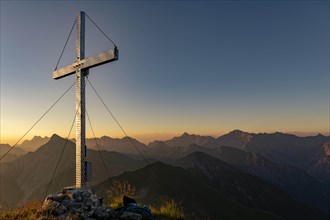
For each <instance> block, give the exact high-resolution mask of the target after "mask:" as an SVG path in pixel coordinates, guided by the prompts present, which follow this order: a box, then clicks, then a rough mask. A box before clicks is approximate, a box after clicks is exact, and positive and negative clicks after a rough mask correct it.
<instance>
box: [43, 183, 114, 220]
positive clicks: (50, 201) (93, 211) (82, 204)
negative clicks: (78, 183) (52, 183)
mask: <svg viewBox="0 0 330 220" xmlns="http://www.w3.org/2000/svg"><path fill="white" fill-rule="evenodd" d="M101 202H102V199H101V198H98V197H97V196H96V194H95V192H94V191H93V190H91V189H78V188H64V189H63V190H62V192H56V193H52V194H51V195H49V196H47V198H46V199H45V201H44V203H43V205H42V210H43V214H44V215H45V216H43V218H44V217H45V218H46V219H47V218H50V219H52V218H56V219H67V218H68V219H71V218H73V219H76V218H78V219H87V220H88V219H110V220H111V219H115V215H114V210H113V209H112V208H110V207H103V206H101Z"/></svg>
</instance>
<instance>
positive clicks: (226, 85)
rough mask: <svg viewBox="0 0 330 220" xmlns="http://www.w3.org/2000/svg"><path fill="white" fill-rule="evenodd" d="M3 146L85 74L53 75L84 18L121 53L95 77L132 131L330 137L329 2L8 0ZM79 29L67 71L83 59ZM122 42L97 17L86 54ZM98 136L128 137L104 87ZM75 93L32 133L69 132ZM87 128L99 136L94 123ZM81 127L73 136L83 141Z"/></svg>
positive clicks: (142, 136)
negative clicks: (81, 13) (75, 27)
mask: <svg viewBox="0 0 330 220" xmlns="http://www.w3.org/2000/svg"><path fill="white" fill-rule="evenodd" d="M0 6H1V8H0V12H1V13H0V25H1V26H0V34H1V35H0V37H1V38H0V43H1V44H0V52H1V53H0V55H1V57H0V73H1V76H0V85H1V87H0V91H1V100H0V101H1V140H0V142H1V143H10V144H14V143H15V142H17V140H19V138H20V137H22V135H24V134H25V132H26V131H27V130H28V129H29V128H30V127H31V126H32V125H33V124H34V123H35V122H36V121H37V120H38V119H39V118H40V117H41V116H42V115H43V114H44V113H45V112H46V110H47V109H48V108H49V107H50V106H51V105H52V104H53V103H54V102H55V101H56V100H57V99H58V98H59V97H60V96H61V95H62V94H63V93H64V92H65V90H66V89H67V88H68V87H69V86H70V85H72V83H74V81H75V77H74V75H71V76H68V77H65V78H62V79H60V80H53V79H52V72H53V71H54V68H55V66H56V63H57V61H58V59H59V56H60V53H61V50H62V48H63V46H64V44H65V41H66V39H67V36H68V34H69V32H70V30H71V27H72V25H73V22H74V20H75V17H76V14H77V12H79V11H85V12H86V13H87V14H88V16H89V17H90V18H92V19H93V21H94V22H95V23H96V24H97V25H98V26H99V27H100V28H101V29H102V30H103V31H104V32H105V33H106V34H107V35H108V36H109V37H110V38H111V39H112V40H113V41H114V42H115V44H116V45H117V47H118V49H119V60H118V61H116V62H111V63H108V64H105V65H102V66H99V67H95V68H92V69H90V74H89V81H90V82H91V83H92V84H93V86H94V87H95V89H96V90H97V91H98V93H99V94H100V96H101V97H102V99H103V100H104V102H105V103H106V104H107V106H108V107H109V109H110V110H111V111H112V113H113V114H114V115H115V117H116V118H117V120H118V121H119V123H120V124H121V126H122V127H123V128H124V129H125V131H126V132H127V134H128V135H129V136H133V137H135V138H137V139H139V140H141V141H144V142H147V141H149V140H152V139H164V138H168V137H169V136H173V135H179V134H182V133H183V132H188V133H194V134H200V135H205V134H208V135H213V136H219V135H221V134H224V133H227V132H229V131H231V130H234V129H240V130H243V131H247V132H254V133H259V132H268V133H271V132H276V131H279V132H289V133H296V134H306V135H307V134H317V133H323V134H325V135H328V134H329V129H330V127H329V126H330V125H329V124H330V115H329V112H330V111H329V94H330V92H329V87H330V80H329V1H0ZM74 38H75V32H73V33H72V36H71V37H70V39H69V41H68V45H67V47H66V50H65V52H64V55H63V57H62V59H61V61H60V64H59V67H62V66H65V65H67V64H70V63H72V62H74V59H75V49H74V48H75V42H74ZM110 48H113V45H112V43H111V42H110V41H109V40H108V39H107V38H105V37H104V36H103V35H102V34H101V32H100V31H98V29H97V28H95V26H93V24H92V23H91V22H90V21H89V20H88V19H87V21H86V56H91V55H94V54H97V53H99V52H102V51H105V50H107V49H110ZM86 92H87V95H86V100H87V101H86V102H87V103H86V108H87V111H88V113H89V116H90V119H91V122H92V126H93V130H94V132H95V135H96V136H98V137H99V136H103V135H107V136H110V137H122V136H123V133H122V131H121V130H120V128H119V127H118V126H117V124H116V123H115V121H114V120H113V119H112V118H111V116H110V115H109V113H108V112H107V110H106V109H105V108H104V106H103V105H102V103H101V102H100V100H99V99H98V97H97V96H96V95H95V93H94V91H93V90H92V88H91V87H90V86H89V85H87V87H86ZM74 115H75V92H74V89H71V90H70V91H69V92H68V94H67V95H66V96H64V98H63V99H61V100H60V102H59V103H58V104H56V105H55V107H54V108H53V109H52V110H51V111H50V112H49V113H47V115H46V116H45V117H44V118H43V119H42V120H41V121H40V122H39V123H38V124H37V125H36V126H35V127H34V128H33V129H32V130H31V131H30V132H29V133H28V134H27V135H26V136H25V138H24V139H29V138H31V137H33V136H34V135H40V136H51V135H52V134H53V133H57V134H59V135H61V136H63V137H67V136H68V134H69V131H70V127H71V124H72V121H73V118H74ZM86 126H87V136H89V137H91V136H92V133H91V128H90V126H89V124H88V123H86ZM74 135H75V132H74V130H73V132H72V133H71V134H70V138H73V137H74Z"/></svg>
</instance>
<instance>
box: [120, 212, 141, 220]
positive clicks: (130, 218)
mask: <svg viewBox="0 0 330 220" xmlns="http://www.w3.org/2000/svg"><path fill="white" fill-rule="evenodd" d="M120 219H126V220H141V219H142V215H140V214H137V213H133V212H123V214H122V215H121V216H120Z"/></svg>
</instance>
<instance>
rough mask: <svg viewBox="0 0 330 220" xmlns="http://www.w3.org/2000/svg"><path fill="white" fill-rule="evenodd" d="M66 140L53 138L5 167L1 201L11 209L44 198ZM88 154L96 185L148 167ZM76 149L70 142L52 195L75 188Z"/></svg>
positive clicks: (123, 158)
mask: <svg viewBox="0 0 330 220" xmlns="http://www.w3.org/2000/svg"><path fill="white" fill-rule="evenodd" d="M65 143H66V140H65V139H63V138H61V137H59V136H57V135H53V136H52V137H51V138H50V140H49V141H48V142H47V143H46V144H44V145H42V146H41V147H40V148H39V149H38V150H36V151H35V152H30V153H27V154H25V155H24V156H22V157H20V158H19V159H17V160H15V161H11V162H8V163H2V164H1V169H0V192H1V193H0V201H1V202H5V203H8V204H9V205H14V204H17V203H18V202H19V201H21V200H27V199H33V198H43V197H44V196H45V193H46V189H47V187H48V184H49V182H50V180H51V177H52V174H53V171H54V169H55V167H56V164H57V162H58V160H59V158H60V154H61V152H62V149H63V148H64V146H65ZM100 153H101V155H102V157H103V160H104V161H105V164H106V167H107V170H108V171H109V175H108V174H107V170H106V169H105V167H104V164H103V163H102V159H101V158H100V154H99V152H98V151H95V150H88V151H87V160H88V161H90V162H92V166H93V181H92V182H90V183H89V184H90V185H91V184H96V183H98V182H100V181H102V180H105V179H106V178H108V177H110V176H116V175H119V174H120V173H122V172H123V171H128V170H135V169H138V168H140V167H143V166H145V165H146V162H144V161H142V162H141V161H136V160H133V159H131V158H129V157H127V156H125V155H123V154H120V153H117V152H109V151H101V152H100ZM74 175H75V145H74V143H72V142H70V141H68V142H67V145H66V147H65V150H64V153H63V157H62V159H61V161H60V163H59V167H58V169H57V172H56V175H55V176H54V180H53V183H52V185H51V187H50V190H49V193H50V192H54V191H58V190H60V189H62V188H63V187H65V186H72V185H74V184H75V176H74Z"/></svg>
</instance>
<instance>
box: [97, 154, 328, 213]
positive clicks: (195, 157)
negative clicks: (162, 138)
mask: <svg viewBox="0 0 330 220" xmlns="http://www.w3.org/2000/svg"><path fill="white" fill-rule="evenodd" d="M176 165H177V166H181V167H183V168H185V169H183V168H179V167H174V166H170V165H166V164H164V163H160V162H157V163H154V164H152V165H149V166H147V167H144V168H141V169H139V170H137V171H133V172H125V173H123V174H121V175H119V176H117V177H112V178H110V179H108V180H106V181H104V182H102V183H100V184H98V185H97V186H95V189H96V191H97V192H98V193H99V194H100V195H102V196H104V197H105V198H106V196H107V190H108V189H109V186H111V183H112V182H113V181H114V180H119V181H123V180H127V181H128V182H129V183H130V184H132V185H134V186H135V187H136V191H137V197H136V199H137V200H138V201H141V202H142V203H146V204H154V205H157V203H159V201H160V200H161V198H172V199H175V200H176V201H181V202H182V204H183V206H184V208H185V212H186V213H187V214H188V216H189V215H191V216H189V218H188V219H194V218H196V219H219V218H220V217H221V219H281V218H283V219H326V218H327V217H329V216H328V215H326V214H323V213H321V212H319V211H318V210H316V209H313V208H310V207H308V206H306V205H303V204H301V203H298V202H296V201H295V200H294V199H292V198H291V197H290V196H289V195H288V194H286V193H285V192H283V191H282V190H280V189H278V188H276V187H274V186H273V185H271V184H269V183H267V182H265V181H263V180H261V179H260V178H258V177H255V176H252V175H250V174H248V173H246V172H243V171H241V170H239V169H237V168H234V167H232V166H230V165H228V164H227V163H225V162H223V161H221V160H219V159H216V158H214V157H212V156H209V155H207V154H204V153H201V152H195V153H193V154H190V155H188V156H187V157H185V158H182V159H180V160H178V161H177V164H176ZM159 176H160V177H161V178H160V177H159ZM280 217H281V218H280Z"/></svg>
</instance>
